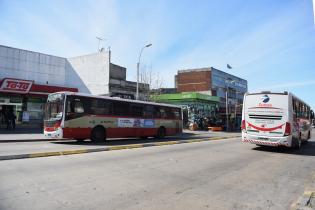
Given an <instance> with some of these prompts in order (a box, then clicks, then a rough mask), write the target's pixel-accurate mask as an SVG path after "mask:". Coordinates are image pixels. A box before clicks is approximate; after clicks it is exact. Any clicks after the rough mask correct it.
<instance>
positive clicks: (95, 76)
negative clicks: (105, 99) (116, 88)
mask: <svg viewBox="0 0 315 210" xmlns="http://www.w3.org/2000/svg"><path fill="white" fill-rule="evenodd" d="M67 60H68V63H67V66H66V68H67V74H66V78H67V85H69V86H75V87H78V88H79V90H80V92H87V93H91V94H93V95H98V94H106V93H108V92H109V87H108V84H109V54H108V53H107V52H99V53H94V54H90V55H84V56H78V57H73V58H68V59H67ZM78 79H79V80H81V81H80V83H79V84H78Z"/></svg>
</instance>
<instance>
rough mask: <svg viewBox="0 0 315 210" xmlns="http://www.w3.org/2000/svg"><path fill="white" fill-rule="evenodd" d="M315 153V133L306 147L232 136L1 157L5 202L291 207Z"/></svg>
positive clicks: (313, 171)
mask: <svg viewBox="0 0 315 210" xmlns="http://www.w3.org/2000/svg"><path fill="white" fill-rule="evenodd" d="M313 136H315V133H314V132H313ZM314 156H315V138H314V137H313V139H312V140H311V141H310V142H309V143H308V144H306V145H304V147H303V148H302V149H301V150H300V151H292V150H277V149H268V148H267V149H265V148H260V147H257V146H255V145H252V144H245V143H241V142H240V139H228V140H218V141H209V142H200V143H191V144H178V145H169V146H160V147H146V148H137V149H132V150H120V151H110V152H99V153H88V154H79V155H70V156H56V157H45V158H34V159H21V160H8V161H1V162H0V209H1V210H3V209H4V210H6V209H21V210H23V209H25V210H28V209H33V210H36V209H38V210H42V209H45V210H49V209H52V210H55V209H73V210H78V209H93V210H94V209H137V210H138V209H159V210H160V209H172V210H173V209H189V210H190V209H289V208H290V206H291V204H292V203H294V202H295V201H296V200H297V198H298V197H299V196H300V195H302V194H303V192H304V191H305V190H306V189H307V188H308V187H309V186H312V185H313V184H314V178H315V176H314V175H315V168H314V166H315V157H314Z"/></svg>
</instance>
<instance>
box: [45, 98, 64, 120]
mask: <svg viewBox="0 0 315 210" xmlns="http://www.w3.org/2000/svg"><path fill="white" fill-rule="evenodd" d="M63 107H64V94H60V93H56V94H50V95H49V96H48V99H47V103H46V105H45V120H48V121H54V120H60V119H62V115H63Z"/></svg>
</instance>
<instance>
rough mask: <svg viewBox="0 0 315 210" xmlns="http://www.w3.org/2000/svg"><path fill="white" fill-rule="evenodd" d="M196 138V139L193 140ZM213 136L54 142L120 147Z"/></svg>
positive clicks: (57, 142)
mask: <svg viewBox="0 0 315 210" xmlns="http://www.w3.org/2000/svg"><path fill="white" fill-rule="evenodd" d="M192 137H195V138H192ZM210 137H211V136H196V135H194V134H190V133H185V134H183V135H181V136H170V137H165V138H164V139H158V138H147V139H140V138H117V139H108V140H106V141H104V142H92V141H91V140H90V139H87V140H85V141H84V142H78V141H76V140H67V141H53V142H51V143H53V144H64V145H84V146H118V145H131V144H145V143H157V142H169V141H181V140H182V141H184V140H193V139H208V138H210Z"/></svg>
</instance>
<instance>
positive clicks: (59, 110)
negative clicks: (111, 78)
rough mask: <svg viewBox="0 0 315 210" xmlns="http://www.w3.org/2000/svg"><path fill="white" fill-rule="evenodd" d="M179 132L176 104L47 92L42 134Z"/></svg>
mask: <svg viewBox="0 0 315 210" xmlns="http://www.w3.org/2000/svg"><path fill="white" fill-rule="evenodd" d="M181 132H182V110H181V108H180V107H179V106H174V105H169V104H160V103H151V102H144V101H137V100H128V99H120V98H112V97H106V96H93V95H88V94H81V93H72V92H58V93H53V94H50V95H49V96H48V99H47V104H46V106H45V120H44V134H45V136H46V137H51V138H72V139H77V140H78V141H83V140H84V139H91V140H92V141H103V140H105V139H106V138H124V137H141V138H146V137H158V138H164V137H165V136H169V135H177V134H180V133H181Z"/></svg>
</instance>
